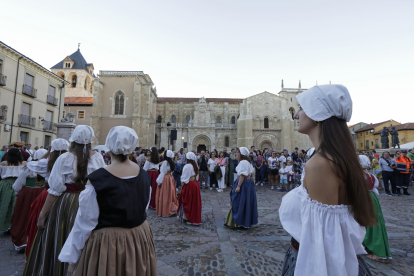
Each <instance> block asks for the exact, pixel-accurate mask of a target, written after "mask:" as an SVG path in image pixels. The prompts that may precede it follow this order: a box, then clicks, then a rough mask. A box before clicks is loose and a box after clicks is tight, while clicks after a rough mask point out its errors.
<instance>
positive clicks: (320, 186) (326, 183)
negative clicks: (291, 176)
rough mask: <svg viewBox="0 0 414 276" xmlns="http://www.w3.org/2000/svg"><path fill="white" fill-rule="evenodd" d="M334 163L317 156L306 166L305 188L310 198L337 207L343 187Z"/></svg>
mask: <svg viewBox="0 0 414 276" xmlns="http://www.w3.org/2000/svg"><path fill="white" fill-rule="evenodd" d="M332 165H333V164H332V161H330V160H328V159H326V158H324V157H322V156H321V155H319V154H316V155H315V156H313V157H312V159H311V160H309V161H308V162H307V163H306V165H305V180H304V186H305V188H306V189H307V190H308V193H309V197H310V198H311V199H313V200H316V201H318V202H321V203H323V204H329V205H337V204H338V191H339V187H340V185H341V182H340V180H339V179H338V177H337V176H336V174H335V172H334V170H333V166H332Z"/></svg>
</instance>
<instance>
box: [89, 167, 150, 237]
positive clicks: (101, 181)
mask: <svg viewBox="0 0 414 276" xmlns="http://www.w3.org/2000/svg"><path fill="white" fill-rule="evenodd" d="M87 178H88V179H89V181H90V182H91V183H92V185H93V187H94V188H95V191H96V199H97V201H98V205H99V219H98V225H97V226H96V228H95V230H97V229H101V228H105V227H122V228H134V227H137V226H139V225H141V224H142V223H143V222H144V221H145V220H146V218H147V214H146V208H147V205H148V202H149V199H150V197H151V195H150V187H151V179H150V177H149V176H148V173H147V172H146V171H144V170H143V169H141V170H140V173H139V174H138V175H137V176H136V177H133V178H130V179H122V178H119V177H116V176H114V175H112V174H111V173H109V172H108V171H107V170H105V169H104V168H100V169H98V170H96V171H94V172H93V173H91V174H90V175H88V177H87Z"/></svg>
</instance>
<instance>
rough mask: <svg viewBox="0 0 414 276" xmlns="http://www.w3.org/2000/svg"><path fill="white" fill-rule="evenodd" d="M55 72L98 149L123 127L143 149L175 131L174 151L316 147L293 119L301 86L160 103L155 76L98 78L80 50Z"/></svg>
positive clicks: (107, 74) (102, 74)
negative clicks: (66, 84)
mask: <svg viewBox="0 0 414 276" xmlns="http://www.w3.org/2000/svg"><path fill="white" fill-rule="evenodd" d="M52 71H53V72H55V73H56V74H58V75H62V77H63V78H65V79H66V80H67V81H68V82H69V83H70V85H69V87H67V88H66V94H65V105H64V111H63V113H64V114H67V113H68V112H72V113H74V114H75V123H76V124H86V125H90V126H92V128H93V129H94V131H95V140H94V141H93V145H94V146H96V145H103V144H105V139H106V136H107V134H108V132H109V130H110V129H111V128H112V127H114V126H118V125H124V126H128V127H131V128H133V129H134V130H135V131H136V132H137V134H138V136H139V146H141V147H143V148H149V147H151V146H157V147H166V148H167V147H168V141H169V134H170V133H171V130H176V131H177V140H175V141H173V143H172V145H170V149H171V148H172V149H173V150H179V149H180V148H181V147H184V143H187V149H188V150H193V149H197V150H198V151H200V150H202V149H207V150H212V149H217V150H222V149H223V148H225V147H226V148H234V147H242V146H244V147H251V146H253V145H254V146H255V147H256V148H262V149H263V148H269V147H273V148H274V149H276V150H278V151H281V150H283V149H285V148H286V149H288V150H292V149H293V148H294V147H298V148H300V149H308V148H310V147H312V144H311V142H310V140H309V138H308V137H307V136H306V135H302V134H300V133H298V131H297V126H296V121H295V120H293V116H292V114H294V113H295V112H296V110H297V109H298V108H299V106H298V102H297V101H296V95H298V94H299V93H301V92H303V91H305V90H306V89H301V88H300V84H299V88H297V89H296V88H295V89H289V88H284V87H283V82H282V89H281V91H280V92H279V93H278V94H273V93H270V92H266V91H265V92H262V93H259V94H256V95H253V96H251V97H248V98H245V99H240V98H239V99H232V98H204V97H202V98H168V97H158V95H157V90H156V88H155V86H154V83H153V81H152V80H151V78H150V76H149V75H148V74H145V73H144V72H142V71H99V74H98V76H97V77H96V76H95V75H94V72H93V64H92V63H87V62H86V60H85V59H84V58H83V56H82V54H81V53H80V51H79V49H78V51H77V52H75V53H73V54H72V55H70V56H67V57H66V58H64V59H63V60H62V61H61V62H59V63H58V64H56V65H55V66H54V67H53V68H52ZM74 76H76V77H74ZM168 122H170V123H171V125H170V126H167V123H168Z"/></svg>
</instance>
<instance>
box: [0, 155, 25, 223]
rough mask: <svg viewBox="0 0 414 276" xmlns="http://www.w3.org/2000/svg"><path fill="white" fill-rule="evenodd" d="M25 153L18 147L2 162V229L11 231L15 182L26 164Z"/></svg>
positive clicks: (0, 205) (0, 182)
mask: <svg viewBox="0 0 414 276" xmlns="http://www.w3.org/2000/svg"><path fill="white" fill-rule="evenodd" d="M26 164H27V163H26V161H23V155H22V154H21V152H20V150H19V149H17V148H11V149H9V151H8V152H7V156H6V161H3V162H1V163H0V174H1V179H2V180H1V181H0V231H9V229H10V226H11V218H12V214H13V209H14V204H15V203H16V196H15V192H14V190H13V184H14V182H15V181H16V180H17V178H18V177H19V175H20V174H21V173H22V171H23V169H24V167H25V166H26Z"/></svg>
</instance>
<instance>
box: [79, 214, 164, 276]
mask: <svg viewBox="0 0 414 276" xmlns="http://www.w3.org/2000/svg"><path fill="white" fill-rule="evenodd" d="M73 275H74V276H86V275H88V276H112V275H117V276H156V275H158V269H157V255H156V253H155V246H154V236H153V234H152V230H151V227H150V225H149V223H148V222H147V221H145V222H144V223H143V224H141V225H140V226H137V227H135V228H131V229H128V228H119V227H109V228H103V229H99V230H95V231H92V233H91V236H90V237H89V239H88V241H87V243H86V244H85V247H84V248H83V250H82V254H81V256H80V258H79V263H78V265H77V267H76V270H75V272H74V274H73Z"/></svg>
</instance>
